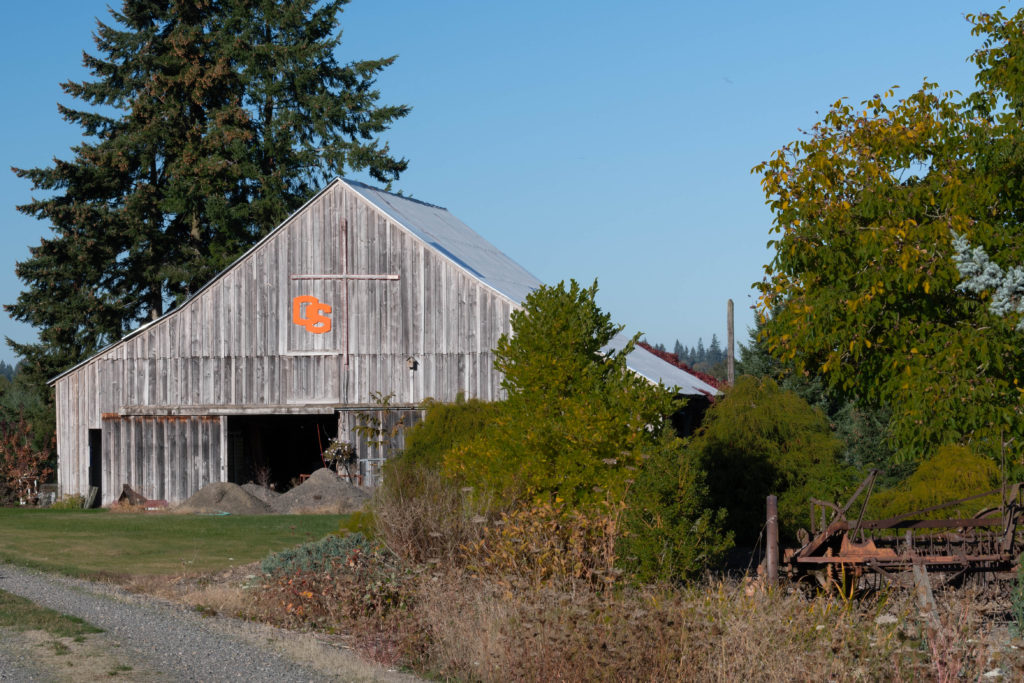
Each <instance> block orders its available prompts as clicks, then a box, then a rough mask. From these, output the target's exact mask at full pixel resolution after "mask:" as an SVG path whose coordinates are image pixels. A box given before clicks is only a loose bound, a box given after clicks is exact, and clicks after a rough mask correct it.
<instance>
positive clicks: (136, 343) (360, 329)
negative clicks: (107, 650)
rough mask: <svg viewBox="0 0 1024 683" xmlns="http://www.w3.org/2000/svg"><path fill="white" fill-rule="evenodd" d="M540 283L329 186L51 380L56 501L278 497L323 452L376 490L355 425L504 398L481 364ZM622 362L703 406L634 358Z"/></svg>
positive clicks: (444, 220) (666, 372)
mask: <svg viewBox="0 0 1024 683" xmlns="http://www.w3.org/2000/svg"><path fill="white" fill-rule="evenodd" d="M539 284H540V282H539V281H538V280H537V279H536V278H535V277H533V276H532V275H530V274H529V273H528V272H527V271H526V270H524V269H523V268H522V267H521V266H519V265H518V264H517V263H515V262H514V261H512V260H511V259H510V258H508V257H507V256H506V255H505V254H503V253H502V252H501V251H499V250H498V249H496V248H495V247H494V246H493V245H491V244H490V243H488V242H487V241H486V240H484V239H483V238H482V237H480V236H479V235H478V234H476V233H475V232H473V230H471V229H470V228H469V227H468V226H466V225H465V224H464V223H462V222H461V221H460V220H458V219H457V218H456V217H455V216H453V215H452V214H451V213H449V212H448V211H447V210H445V209H443V208H441V207H438V206H434V205H431V204H427V203H425V202H421V201H417V200H415V199H410V198H408V197H403V196H399V195H395V194H391V193H388V192H385V191H383V190H379V189H377V188H374V187H370V186H368V185H365V184H363V183H359V182H356V181H353V180H347V179H337V180H335V181H334V182H332V183H331V184H330V185H328V186H327V187H326V188H324V189H323V190H322V191H321V192H320V193H319V194H317V195H316V196H315V197H313V198H312V199H310V201H309V202H307V203H306V204H305V205H304V206H303V207H302V208H301V209H299V210H298V211H296V212H295V213H294V214H293V215H292V216H290V217H289V218H288V219H287V220H285V221H284V222H283V223H282V224H281V225H280V226H278V227H277V228H275V229H274V230H273V231H272V232H270V233H269V234H268V235H267V236H266V237H265V238H264V239H263V240H262V241H260V242H259V243H258V244H256V245H255V246H254V247H253V248H252V249H250V250H249V251H248V252H247V253H246V254H245V255H243V256H242V257H241V258H239V259H238V260H237V261H236V262H235V263H234V264H232V265H231V266H230V267H229V268H227V269H226V270H224V271H223V272H222V273H220V274H219V275H218V276H217V277H215V278H214V279H213V280H212V281H210V282H209V283H208V284H207V285H206V286H204V287H203V288H202V289H200V290H199V291H197V292H196V293H195V294H193V295H192V296H191V297H190V298H189V299H187V300H186V301H184V302H183V303H182V304H180V305H179V306H177V307H176V308H174V309H173V310H171V311H169V312H168V313H166V314H165V315H164V316H162V317H161V318H159V319H157V320H154V321H152V322H150V323H148V324H146V325H143V326H142V327H140V328H139V329H137V330H135V331H134V332H132V333H130V334H128V335H127V336H125V337H124V338H122V339H121V340H119V341H117V342H116V343H113V344H111V345H110V346H108V347H107V348H105V349H103V350H102V351H100V352H99V353H97V354H95V355H94V356H92V357H91V358H89V359H87V360H85V361H83V362H82V363H80V364H79V365H77V366H75V367H73V368H71V369H69V370H67V371H66V372H64V373H63V374H61V375H59V376H57V377H55V378H54V379H52V380H51V384H52V385H53V386H54V388H55V395H56V410H57V455H58V484H59V490H60V493H61V494H62V495H67V494H82V495H84V494H86V493H87V492H88V491H89V488H90V487H92V486H95V487H97V488H98V489H99V498H98V500H100V501H102V502H103V503H109V502H111V501H112V500H114V499H115V498H116V497H117V495H118V494H119V493H120V491H121V486H122V484H130V485H131V486H132V487H133V488H134V489H135V490H136V491H138V492H139V493H141V494H142V495H144V496H146V497H147V498H154V499H166V500H168V501H171V502H176V501H182V500H185V499H186V498H188V497H189V496H191V495H192V494H193V493H195V492H196V491H197V490H199V489H200V488H202V487H203V486H205V485H206V484H209V483H211V482H217V481H233V482H238V483H243V482H246V481H250V480H252V479H254V478H256V477H257V476H263V477H267V478H268V479H269V480H270V481H273V482H277V483H279V484H283V483H285V482H287V481H290V480H291V479H292V478H293V477H296V476H298V475H300V474H302V473H309V472H311V471H313V470H314V469H316V468H318V467H321V466H322V463H323V461H322V459H321V454H322V453H323V450H324V448H325V447H326V446H327V444H328V442H329V441H330V439H332V438H334V437H337V438H338V440H339V441H344V442H348V443H351V444H352V445H353V447H354V448H355V450H356V453H357V456H358V472H354V473H353V476H354V477H358V480H359V482H360V483H362V484H364V485H373V484H374V483H375V481H376V478H377V477H378V476H379V463H380V462H381V460H382V458H384V457H385V456H386V455H387V452H386V448H387V446H386V445H383V444H382V443H381V441H383V439H377V438H374V432H373V430H372V429H370V430H367V429H366V427H367V426H372V425H376V426H378V427H381V428H387V427H389V426H391V425H396V424H404V425H409V424H412V423H414V422H415V421H417V420H418V419H419V418H420V417H421V415H422V411H421V410H420V409H419V406H420V405H421V403H422V401H423V400H424V399H426V398H428V397H430V398H433V399H435V400H438V401H453V400H455V399H456V397H457V396H458V395H459V394H462V395H464V396H466V397H474V398H480V399H484V400H497V399H500V398H502V389H501V377H500V375H499V374H498V373H497V372H496V371H495V370H494V368H493V353H492V349H493V348H494V346H495V344H496V343H497V340H498V338H499V337H500V336H501V335H502V334H504V333H507V332H509V331H510V327H509V316H510V314H511V312H512V311H513V310H514V309H515V308H516V307H517V306H519V305H520V302H522V301H523V300H524V298H525V297H526V295H527V294H528V293H529V292H530V291H531V290H532V289H534V288H536V287H537V286H538V285H539ZM624 341H625V339H624V338H623V339H621V340H616V342H617V343H618V345H619V346H620V347H621V342H624ZM613 345H615V344H614V343H613ZM629 364H630V367H631V368H632V369H633V370H634V371H635V372H638V373H640V374H642V375H643V376H645V377H647V378H648V379H650V380H651V381H663V382H664V383H665V384H666V385H667V386H675V387H677V388H678V390H679V391H680V392H681V393H683V394H688V395H693V396H696V397H707V396H711V395H713V394H714V393H715V387H713V386H711V385H710V384H708V383H707V382H705V381H703V380H702V379H700V378H698V377H697V376H695V375H693V374H691V373H688V372H686V371H685V370H684V369H682V368H679V367H675V366H673V365H671V364H670V363H667V362H665V361H664V360H663V359H661V358H659V357H658V356H657V355H655V354H653V353H650V352H649V351H647V350H644V349H641V348H638V349H636V350H635V351H634V353H633V354H632V355H631V356H630V358H629ZM382 402H386V403H387V405H386V409H385V406H383V405H382ZM360 426H361V427H363V429H358V428H357V427H360ZM354 428H357V429H354ZM397 431H398V430H396V432H397ZM397 438H398V439H400V438H401V435H400V433H399V434H397Z"/></svg>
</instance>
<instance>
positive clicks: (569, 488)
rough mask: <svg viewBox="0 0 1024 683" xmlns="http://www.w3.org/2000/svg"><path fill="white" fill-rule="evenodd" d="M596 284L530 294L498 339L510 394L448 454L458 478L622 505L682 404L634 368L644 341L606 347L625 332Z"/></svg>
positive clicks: (528, 497)
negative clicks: (632, 360) (602, 304)
mask: <svg viewBox="0 0 1024 683" xmlns="http://www.w3.org/2000/svg"><path fill="white" fill-rule="evenodd" d="M596 293H597V283H596V282H595V283H594V284H593V285H592V286H590V287H586V288H584V287H580V285H579V284H577V283H576V282H575V281H572V282H570V284H569V285H568V287H567V286H566V285H565V283H564V282H563V283H559V284H558V285H556V286H554V287H548V286H542V287H540V288H539V289H538V290H536V291H534V292H532V293H531V294H530V295H529V296H528V297H527V298H526V301H525V302H524V306H523V308H522V309H521V310H517V311H515V312H513V313H512V321H511V322H512V331H513V333H512V334H511V335H505V336H503V337H502V338H501V339H500V340H499V341H498V346H497V348H496V350H495V367H496V368H497V369H498V370H500V371H501V372H502V374H503V376H504V379H503V380H502V385H503V387H504V388H505V390H506V392H507V393H508V398H507V399H506V401H505V402H504V403H505V404H504V408H503V409H502V411H501V412H500V414H499V415H497V416H496V417H495V418H494V419H493V421H491V422H490V424H488V425H487V426H486V427H485V428H484V429H483V430H482V431H481V433H480V435H479V437H478V438H477V439H474V440H473V441H471V442H470V443H468V444H464V445H462V446H459V447H457V448H455V449H453V450H452V451H450V452H449V453H447V454H446V456H445V457H444V464H443V466H444V470H445V472H446V473H447V474H448V476H450V477H455V478H458V479H460V480H461V481H463V482H465V483H467V484H469V485H471V486H475V487H480V488H482V489H486V490H489V491H493V492H495V493H496V494H497V495H498V496H499V499H500V500H503V501H505V502H511V501H532V500H541V501H545V500H550V499H552V498H556V497H557V498H561V499H562V500H564V501H565V503H566V504H568V505H570V506H575V505H578V504H584V503H588V502H595V501H603V500H611V501H613V502H618V501H621V500H622V499H623V497H624V495H625V493H626V490H627V489H628V487H629V485H630V483H631V482H632V481H633V479H634V478H635V477H636V475H637V472H638V471H639V469H640V467H641V466H642V464H643V462H644V460H645V459H646V455H645V454H646V453H647V449H649V448H652V447H653V446H654V444H656V443H657V440H658V438H659V436H660V434H661V433H662V432H663V431H665V430H666V429H671V427H670V425H669V423H668V421H667V420H666V419H665V418H666V417H667V416H669V415H671V414H672V413H674V412H675V411H676V410H677V409H678V408H679V407H680V403H679V401H677V400H676V399H675V398H674V397H673V394H672V392H671V391H669V390H668V389H666V388H665V387H663V386H660V385H657V386H656V385H652V384H650V383H649V382H647V380H645V379H643V378H642V377H640V376H638V375H636V374H635V373H633V372H632V371H630V370H629V369H628V368H627V367H626V356H627V354H629V353H630V352H631V351H632V349H633V347H634V344H635V342H636V338H634V339H631V340H629V341H628V342H627V343H625V344H624V345H623V347H622V348H619V349H610V350H607V351H606V350H605V347H606V346H607V345H608V344H609V343H610V342H611V341H612V338H613V336H614V335H615V334H617V333H618V332H619V331H620V330H621V327H619V326H616V325H614V324H613V323H612V322H611V318H610V316H609V315H608V314H607V313H603V312H602V311H601V309H600V308H599V307H598V306H597V304H596V303H595V301H594V297H595V295H596Z"/></svg>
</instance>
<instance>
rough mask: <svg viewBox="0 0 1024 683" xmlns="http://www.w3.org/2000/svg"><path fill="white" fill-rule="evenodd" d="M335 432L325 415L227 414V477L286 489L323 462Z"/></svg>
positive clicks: (335, 422)
mask: <svg viewBox="0 0 1024 683" xmlns="http://www.w3.org/2000/svg"><path fill="white" fill-rule="evenodd" d="M337 435H338V419H337V418H336V417H335V416H334V415H333V414H328V415H239V416H235V415H232V416H230V417H229V418H228V481H231V482H234V483H236V484H245V483H247V482H250V481H251V482H255V483H257V484H262V485H264V486H270V487H271V488H273V489H275V490H277V491H282V492H283V491H287V490H288V489H289V488H291V487H292V486H293V485H294V484H295V483H297V482H298V481H299V479H300V478H301V477H302V475H307V474H312V473H313V472H315V471H316V470H318V469H320V468H321V467H323V466H324V460H323V457H322V456H323V452H324V450H326V449H327V447H328V446H329V444H330V442H331V440H332V439H333V438H335V437H336V436H337Z"/></svg>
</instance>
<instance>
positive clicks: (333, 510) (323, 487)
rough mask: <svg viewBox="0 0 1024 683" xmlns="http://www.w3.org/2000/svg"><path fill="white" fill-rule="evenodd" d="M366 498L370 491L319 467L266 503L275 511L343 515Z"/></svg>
mask: <svg viewBox="0 0 1024 683" xmlns="http://www.w3.org/2000/svg"><path fill="white" fill-rule="evenodd" d="M369 498H370V494H369V493H367V492H366V491H364V490H363V489H361V488H359V487H358V486H356V485H354V484H350V483H349V482H347V481H345V480H344V479H342V478H341V477H339V476H338V474H337V472H335V471H334V470H330V469H327V468H326V467H322V468H320V469H318V470H317V471H316V472H314V473H313V474H311V475H310V476H309V479H307V480H306V481H304V482H302V483H301V484H300V485H298V486H296V487H295V488H293V489H292V490H290V491H287V492H285V493H282V494H281V495H280V496H278V497H277V498H275V499H274V500H273V501H271V503H270V509H271V510H272V511H273V512H276V513H278V514H296V515H299V514H304V515H309V514H314V515H315V514H334V515H338V514H341V515H343V514H346V513H349V512H354V511H356V510H358V509H360V508H361V507H363V505H365V504H366V501H367V500H368V499H369Z"/></svg>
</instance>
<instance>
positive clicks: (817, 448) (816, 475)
mask: <svg viewBox="0 0 1024 683" xmlns="http://www.w3.org/2000/svg"><path fill="white" fill-rule="evenodd" d="M690 448H691V449H693V451H694V453H695V454H697V455H698V457H699V458H700V462H702V463H703V466H704V467H705V468H706V469H707V472H708V479H707V483H708V487H709V490H710V499H711V504H712V505H713V506H721V507H724V508H725V509H726V510H727V511H728V528H729V529H730V530H731V531H733V532H734V533H735V534H736V540H737V542H739V543H744V544H749V543H753V542H754V541H755V540H756V539H757V536H758V534H759V533H760V531H761V528H762V527H763V526H764V523H765V498H766V497H767V496H768V495H770V494H774V495H777V496H778V497H779V520H780V524H781V527H782V531H783V533H784V534H785V535H786V536H788V537H792V536H793V534H795V532H796V529H797V528H798V527H800V526H805V525H806V524H807V509H808V508H807V501H808V499H809V498H810V497H812V496H813V497H816V498H825V499H839V498H841V497H842V496H843V495H844V494H846V493H847V492H848V489H849V487H850V485H851V484H854V483H855V482H856V480H857V475H856V473H855V472H854V471H853V470H852V469H851V468H849V467H847V466H845V465H843V464H842V462H841V461H840V460H839V456H840V453H841V452H842V443H840V442H839V440H838V439H836V438H835V437H834V436H833V435H832V433H831V430H830V429H829V424H828V421H827V420H826V419H825V415H824V414H823V413H822V412H821V411H820V410H818V409H815V408H813V407H811V406H810V405H808V404H807V402H806V401H804V400H803V399H801V398H800V397H799V396H797V395H796V394H794V393H793V392H790V391H785V390H782V389H780V388H779V386H778V384H776V383H775V382H774V381H773V380H771V379H768V378H764V379H757V378H755V377H751V376H750V375H743V376H741V377H738V378H737V379H736V383H735V385H734V386H733V387H732V388H731V389H730V390H729V391H728V392H727V393H726V394H725V396H724V397H723V398H721V399H719V400H717V401H715V403H714V404H713V405H712V406H711V407H710V408H709V409H708V412H707V414H706V415H705V418H704V426H703V427H702V428H701V430H700V431H699V432H698V433H697V435H696V436H695V437H694V438H693V441H692V443H691V445H690Z"/></svg>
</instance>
